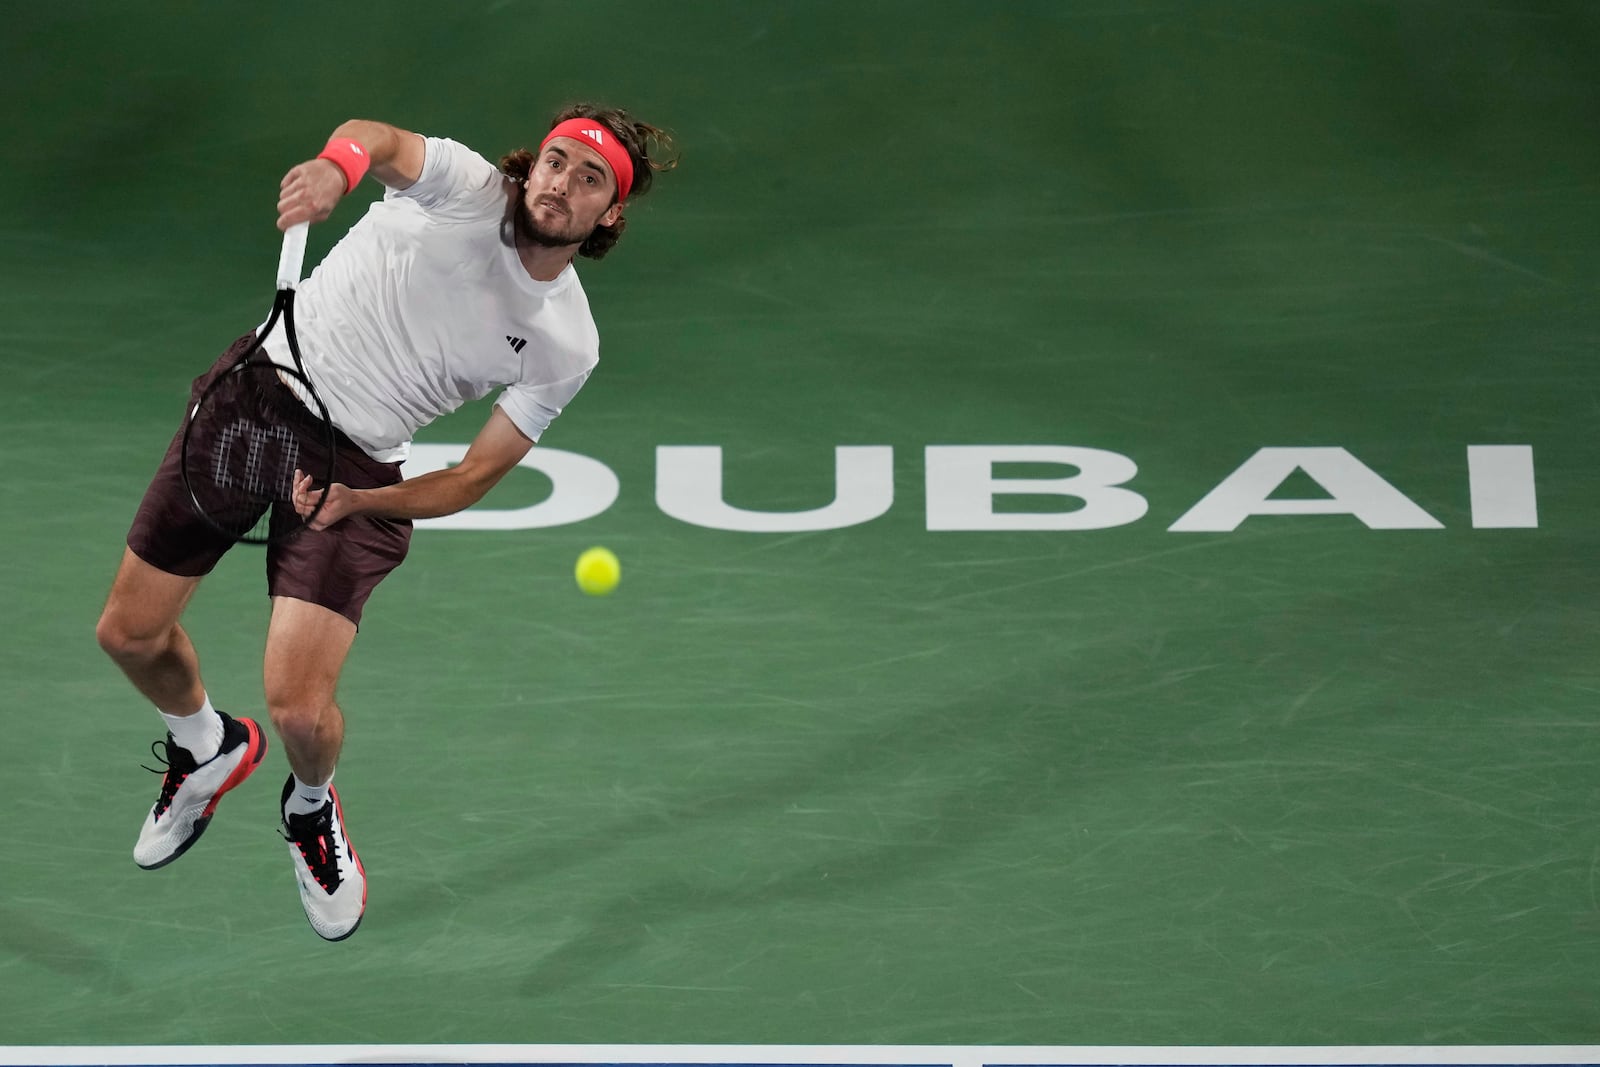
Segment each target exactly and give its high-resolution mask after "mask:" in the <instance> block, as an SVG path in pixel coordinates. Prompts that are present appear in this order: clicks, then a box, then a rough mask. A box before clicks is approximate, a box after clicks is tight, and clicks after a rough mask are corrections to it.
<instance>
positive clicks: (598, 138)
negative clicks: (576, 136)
mask: <svg viewBox="0 0 1600 1067" xmlns="http://www.w3.org/2000/svg"><path fill="white" fill-rule="evenodd" d="M578 132H579V133H581V134H583V135H584V136H585V137H588V138H591V139H592V140H593V141H594V143H595V144H605V143H606V135H605V134H603V133H601V132H600V131H599V130H588V129H585V130H579V131H578Z"/></svg>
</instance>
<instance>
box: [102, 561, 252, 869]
mask: <svg viewBox="0 0 1600 1067" xmlns="http://www.w3.org/2000/svg"><path fill="white" fill-rule="evenodd" d="M199 585H200V579H199V578H185V577H180V576H178V575H175V574H168V573H166V572H165V571H162V570H160V569H158V568H156V567H152V566H151V565H150V564H148V563H146V562H145V561H144V560H142V559H140V558H139V557H138V556H136V555H135V554H134V553H133V551H132V550H131V549H129V550H125V551H124V552H123V556H122V564H121V566H120V567H119V568H118V569H117V576H116V578H115V579H113V581H112V583H111V595H110V596H109V597H107V599H106V606H105V609H104V610H103V611H102V612H101V614H100V621H99V623H98V624H97V625H96V626H95V637H96V639H97V640H98V641H99V642H100V647H101V648H102V649H104V650H105V652H106V654H107V655H109V656H110V657H111V659H112V660H113V661H114V662H115V663H116V664H117V666H119V667H121V668H122V672H123V673H124V674H125V675H127V676H128V680H129V681H131V682H132V683H133V685H134V688H136V689H138V690H139V692H141V693H143V694H144V695H145V696H146V697H147V698H148V699H149V700H150V702H151V703H152V704H154V705H155V706H156V709H157V710H158V711H160V712H161V713H162V717H163V718H164V719H165V720H166V722H167V736H166V740H165V741H164V742H162V741H158V742H156V745H157V746H161V745H164V746H165V748H164V751H158V752H157V758H158V759H160V760H161V761H162V762H163V763H164V764H165V768H166V769H165V770H164V771H162V772H161V773H162V778H161V791H160V793H159V794H158V795H157V797H156V802H155V804H154V805H152V806H151V808H150V812H149V814H147V815H146V816H145V820H144V825H143V826H142V827H141V828H140V831H139V840H138V843H137V844H136V845H134V849H133V859H134V862H135V863H137V864H138V865H139V866H141V867H144V868H145V869H147V870H152V869H154V868H156V867H162V866H165V865H166V864H168V863H171V862H172V861H173V860H175V859H177V858H178V857H179V856H181V855H183V854H184V853H185V852H186V851H188V849H189V847H190V846H191V845H193V844H194V843H195V842H196V841H198V840H199V839H200V835H201V834H202V833H204V832H205V828H206V827H207V826H208V825H209V824H210V822H211V816H212V814H213V813H214V812H215V811H216V808H217V802H218V801H219V800H221V799H222V796H223V794H225V793H227V792H228V791H229V790H230V789H232V788H234V787H235V786H237V785H238V784H239V783H240V782H243V781H244V780H245V779H246V778H248V777H249V776H250V774H251V773H252V772H253V771H254V770H255V769H256V767H257V766H259V765H260V763H261V757H262V756H264V755H265V754H266V750H267V745H266V737H265V736H264V735H263V734H262V733H261V728H260V727H258V726H257V725H256V724H255V723H254V722H253V721H251V720H250V719H245V718H240V719H234V718H232V717H230V716H228V715H226V714H224V713H222V712H219V711H217V710H216V709H215V708H213V707H212V706H211V700H210V698H209V697H208V696H207V695H206V691H205V686H204V685H203V684H202V683H201V681H200V658H199V656H198V655H196V653H195V650H194V644H193V643H192V642H191V641H190V640H189V635H188V634H187V633H185V632H184V630H183V627H182V626H180V625H178V619H179V617H180V616H182V614H183V609H184V608H185V607H186V606H188V603H189V598H190V597H192V596H194V591H195V589H197V588H198V587H199ZM152 769H155V768H152Z"/></svg>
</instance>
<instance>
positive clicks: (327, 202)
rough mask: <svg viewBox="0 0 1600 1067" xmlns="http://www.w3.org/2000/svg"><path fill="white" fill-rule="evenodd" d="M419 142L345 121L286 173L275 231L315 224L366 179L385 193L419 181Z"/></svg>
mask: <svg viewBox="0 0 1600 1067" xmlns="http://www.w3.org/2000/svg"><path fill="white" fill-rule="evenodd" d="M423 158H424V147H423V140H422V137H421V136H420V135H418V134H415V133H412V132H411V131H409V130H402V129H400V128H399V127H398V126H391V125H389V124H388V123H386V122H373V121H371V120H370V119H351V120H350V121H348V122H345V123H343V124H341V125H340V126H339V128H338V129H336V130H334V131H333V135H332V136H331V137H329V138H328V143H327V144H326V145H325V146H324V147H323V149H322V151H321V152H319V153H318V154H317V156H316V158H315V159H308V160H306V161H305V162H304V163H301V164H298V165H296V166H294V167H292V168H290V170H289V173H288V174H285V175H284V176H283V181H282V182H281V183H280V184H279V187H278V229H280V230H287V229H288V228H289V227H290V226H293V225H295V224H296V223H299V222H321V221H322V220H323V219H325V218H327V217H328V216H329V215H330V214H332V212H333V209H334V207H335V206H337V205H338V203H339V198H340V197H342V196H344V195H345V194H346V193H347V192H349V191H350V190H351V189H354V188H355V187H356V183H357V182H359V181H360V180H361V178H362V176H363V175H365V174H369V173H370V174H371V175H372V176H373V177H374V178H376V179H378V181H380V182H382V183H383V184H384V185H386V186H388V187H389V188H391V189H404V188H406V187H407V186H409V185H411V184H412V183H413V182H415V181H416V180H417V179H418V178H419V177H421V176H422V162H423Z"/></svg>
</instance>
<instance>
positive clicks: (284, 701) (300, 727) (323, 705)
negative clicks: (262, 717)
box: [266, 685, 334, 744]
mask: <svg viewBox="0 0 1600 1067" xmlns="http://www.w3.org/2000/svg"><path fill="white" fill-rule="evenodd" d="M266 695H267V716H268V717H269V718H270V719H271V720H272V726H273V729H275V730H277V731H278V736H279V737H282V738H284V739H285V740H286V741H288V742H289V743H290V744H294V743H297V742H299V743H305V744H311V743H314V742H315V741H316V739H317V735H318V731H319V730H320V729H321V728H322V726H323V724H324V723H325V722H326V721H327V720H328V719H329V717H330V715H332V714H334V712H333V701H332V699H330V698H329V697H327V696H326V695H323V694H317V693H311V692H307V691H306V690H305V689H304V688H302V687H298V686H284V685H278V686H273V685H269V686H268V687H267V694H266Z"/></svg>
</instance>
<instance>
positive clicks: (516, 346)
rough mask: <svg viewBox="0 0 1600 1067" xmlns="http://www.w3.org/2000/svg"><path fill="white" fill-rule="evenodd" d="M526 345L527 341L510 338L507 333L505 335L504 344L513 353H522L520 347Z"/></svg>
mask: <svg viewBox="0 0 1600 1067" xmlns="http://www.w3.org/2000/svg"><path fill="white" fill-rule="evenodd" d="M527 343H528V342H527V341H525V340H523V339H522V338H520V337H512V336H511V335H510V334H509V333H508V334H506V344H508V345H510V346H511V350H512V351H513V352H521V351H522V346H523V345H525V344H527Z"/></svg>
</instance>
